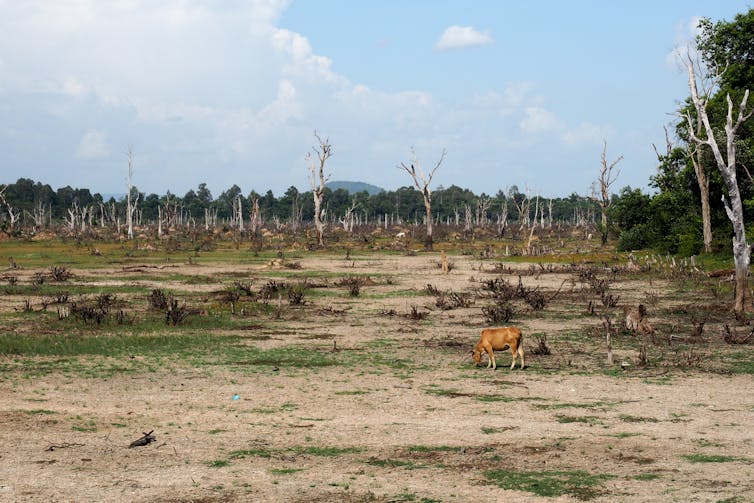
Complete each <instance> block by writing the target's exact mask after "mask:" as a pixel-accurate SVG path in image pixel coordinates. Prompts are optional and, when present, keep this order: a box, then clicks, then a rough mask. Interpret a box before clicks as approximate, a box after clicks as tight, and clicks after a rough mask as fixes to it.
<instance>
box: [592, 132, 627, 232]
mask: <svg viewBox="0 0 754 503" xmlns="http://www.w3.org/2000/svg"><path fill="white" fill-rule="evenodd" d="M602 142H603V147H602V166H601V168H600V177H599V178H598V179H597V181H596V182H595V183H594V184H592V199H593V200H594V201H596V202H597V204H599V205H600V210H601V211H602V227H601V229H600V231H601V233H602V244H603V245H605V244H607V210H609V209H610V206H611V205H612V201H611V200H610V186H611V185H612V184H613V183H614V182H615V180H616V178H618V175H620V170H616V171H615V173H613V170H614V169H615V166H617V165H618V163H619V162H621V161H622V160H623V156H622V155H619V156H618V158H617V159H615V160H614V161H613V162H611V163H610V164H608V163H607V140H602ZM596 184H599V189H597V187H596ZM598 190H599V194H597V191H598Z"/></svg>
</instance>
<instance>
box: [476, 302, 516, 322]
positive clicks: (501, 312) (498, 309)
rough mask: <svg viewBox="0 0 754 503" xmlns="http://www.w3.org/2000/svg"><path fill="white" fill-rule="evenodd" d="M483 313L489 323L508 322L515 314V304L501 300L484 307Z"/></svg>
mask: <svg viewBox="0 0 754 503" xmlns="http://www.w3.org/2000/svg"><path fill="white" fill-rule="evenodd" d="M482 314H483V315H484V319H485V320H487V322H488V323H492V324H498V323H506V322H508V321H510V319H511V318H512V317H513V315H514V314H515V310H514V309H513V306H512V305H511V304H510V302H508V301H504V300H500V301H498V302H497V303H495V304H492V305H490V306H484V307H482Z"/></svg>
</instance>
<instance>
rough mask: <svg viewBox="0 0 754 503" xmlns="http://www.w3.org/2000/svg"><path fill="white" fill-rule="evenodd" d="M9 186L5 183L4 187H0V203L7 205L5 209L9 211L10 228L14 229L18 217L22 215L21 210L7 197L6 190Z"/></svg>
mask: <svg viewBox="0 0 754 503" xmlns="http://www.w3.org/2000/svg"><path fill="white" fill-rule="evenodd" d="M7 188H8V186H7V185H3V187H2V188H1V189H0V204H2V205H3V206H5V209H6V210H7V212H8V220H9V222H10V230H11V231H12V230H13V228H14V227H15V226H16V222H18V219H19V218H20V216H21V212H20V211H19V210H18V209H16V208H14V207H13V206H12V205H11V204H10V203H9V202H8V201H7V200H6V199H5V190H6V189H7Z"/></svg>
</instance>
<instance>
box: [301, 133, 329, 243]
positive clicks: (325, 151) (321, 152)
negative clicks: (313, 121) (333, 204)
mask: <svg viewBox="0 0 754 503" xmlns="http://www.w3.org/2000/svg"><path fill="white" fill-rule="evenodd" d="M314 137H315V138H317V143H319V145H318V146H316V147H312V151H313V152H314V153H315V154H316V156H317V160H316V163H318V164H319V165H317V164H316V163H315V160H314V158H313V157H312V154H311V152H308V153H307V154H306V161H307V162H308V163H309V186H310V187H311V188H312V197H313V198H314V227H315V229H316V230H317V243H318V244H319V246H325V215H326V212H327V210H326V209H324V208H322V201H323V199H324V197H325V183H327V181H328V180H329V179H330V174H327V175H325V163H326V162H327V160H328V159H329V158H330V157H332V154H333V151H332V145H330V140H329V139H328V138H325V139H324V140H323V139H322V138H321V137H320V136H319V134H317V132H316V131H314Z"/></svg>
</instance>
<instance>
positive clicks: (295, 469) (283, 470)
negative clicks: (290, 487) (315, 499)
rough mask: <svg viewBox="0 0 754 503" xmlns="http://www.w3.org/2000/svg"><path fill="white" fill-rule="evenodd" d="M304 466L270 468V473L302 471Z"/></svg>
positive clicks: (284, 473)
mask: <svg viewBox="0 0 754 503" xmlns="http://www.w3.org/2000/svg"><path fill="white" fill-rule="evenodd" d="M304 470H305V469H304V468H272V469H271V470H270V473H271V474H272V475H290V474H292V473H298V472H303V471H304Z"/></svg>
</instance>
